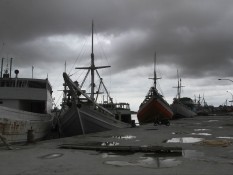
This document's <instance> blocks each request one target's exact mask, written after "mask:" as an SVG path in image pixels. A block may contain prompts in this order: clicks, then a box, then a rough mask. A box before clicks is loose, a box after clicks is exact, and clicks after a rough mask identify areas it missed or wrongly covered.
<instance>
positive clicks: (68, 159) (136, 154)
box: [0, 116, 233, 175]
mask: <svg viewBox="0 0 233 175" xmlns="http://www.w3.org/2000/svg"><path fill="white" fill-rule="evenodd" d="M232 142H233V116H197V117H194V118H186V119H179V120H172V121H171V125H170V126H164V125H158V126H154V125H153V124H148V125H143V126H139V127H135V128H126V129H119V130H113V131H107V132H101V133H95V134H89V135H85V136H75V137H70V138H62V139H54V140H47V141H42V142H37V143H32V144H27V145H12V146H11V147H12V148H13V150H9V149H7V148H6V146H4V145H2V146H1V147H0V157H1V161H0V172H1V174H3V175H13V174H17V175H20V174H22V175H29V174H30V175H31V174H40V175H42V174H48V175H53V174H66V175H69V174H75V175H76V174H111V175H112V174H117V175H119V174H120V175H122V174H134V175H135V174H140V175H141V174H144V175H145V174H160V175H161V174H172V175H174V174H185V175H187V174H195V175H197V174H216V175H217V174H218V175H219V174H232V171H233V145H232ZM64 145H75V146H77V149H75V148H72V149H71V148H66V149H65V148H64V147H62V146H64ZM85 146H86V147H88V148H90V147H91V148H95V147H98V148H99V147H114V148H117V146H121V147H124V148H125V147H130V146H131V147H132V148H135V147H137V148H138V147H140V148H148V147H151V146H156V148H159V147H161V148H181V149H180V152H173V151H168V152H156V151H155V152H153V151H152V152H143V151H140V149H139V151H133V152H132V151H114V150H111V151H107V150H106V151H104V150H94V149H93V150H88V149H87V150H85ZM78 147H82V148H83V149H78ZM142 150H143V149H142ZM178 150H179V149H178Z"/></svg>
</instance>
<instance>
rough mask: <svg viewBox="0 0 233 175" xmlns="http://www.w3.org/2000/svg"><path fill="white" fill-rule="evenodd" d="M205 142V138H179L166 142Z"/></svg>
mask: <svg viewBox="0 0 233 175" xmlns="http://www.w3.org/2000/svg"><path fill="white" fill-rule="evenodd" d="M202 140H204V139H203V138H195V137H179V138H172V139H169V140H167V141H166V143H196V142H200V141H202Z"/></svg>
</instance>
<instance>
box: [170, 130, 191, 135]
mask: <svg viewBox="0 0 233 175" xmlns="http://www.w3.org/2000/svg"><path fill="white" fill-rule="evenodd" d="M172 134H173V135H175V134H188V132H183V131H179V132H172Z"/></svg>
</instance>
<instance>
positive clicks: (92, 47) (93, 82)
mask: <svg viewBox="0 0 233 175" xmlns="http://www.w3.org/2000/svg"><path fill="white" fill-rule="evenodd" d="M93 30H94V22H93V20H92V30H91V67H90V69H91V99H92V100H94V90H95V72H94V71H95V63H94V52H93V50H94V44H93Z"/></svg>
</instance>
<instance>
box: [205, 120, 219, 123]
mask: <svg viewBox="0 0 233 175" xmlns="http://www.w3.org/2000/svg"><path fill="white" fill-rule="evenodd" d="M218 121H219V120H208V121H206V122H210V123H211V122H218Z"/></svg>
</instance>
